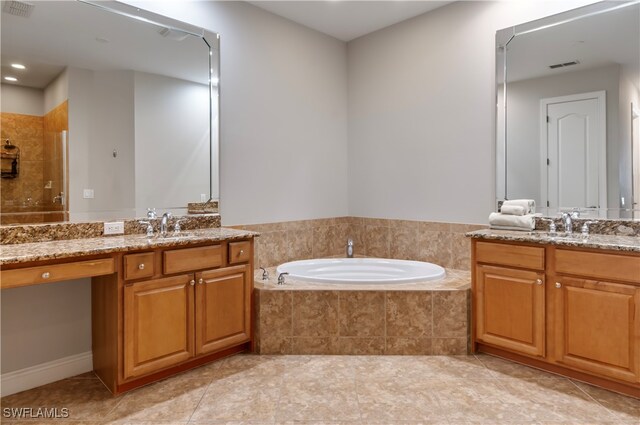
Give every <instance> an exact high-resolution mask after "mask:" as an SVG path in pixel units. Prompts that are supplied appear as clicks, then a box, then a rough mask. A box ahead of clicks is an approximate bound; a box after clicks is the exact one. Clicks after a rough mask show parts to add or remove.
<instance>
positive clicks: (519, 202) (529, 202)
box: [500, 199, 536, 214]
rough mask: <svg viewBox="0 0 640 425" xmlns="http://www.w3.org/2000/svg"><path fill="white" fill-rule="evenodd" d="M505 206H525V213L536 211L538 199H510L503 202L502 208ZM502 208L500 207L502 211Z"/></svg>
mask: <svg viewBox="0 0 640 425" xmlns="http://www.w3.org/2000/svg"><path fill="white" fill-rule="evenodd" d="M505 206H521V207H522V208H524V211H525V214H535V213H536V201H535V200H533V199H510V200H508V201H504V202H503V203H502V208H504V207H505ZM502 208H501V209H500V210H501V211H502Z"/></svg>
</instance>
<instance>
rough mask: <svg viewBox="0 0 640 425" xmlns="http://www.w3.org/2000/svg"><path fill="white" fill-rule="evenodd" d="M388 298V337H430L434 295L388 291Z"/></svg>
mask: <svg viewBox="0 0 640 425" xmlns="http://www.w3.org/2000/svg"><path fill="white" fill-rule="evenodd" d="M385 296H386V321H387V324H386V328H387V331H386V336H387V337H411V338H417V337H430V336H431V334H432V323H431V320H432V309H431V299H432V294H431V293H430V292H425V291H388V292H386V294H385Z"/></svg>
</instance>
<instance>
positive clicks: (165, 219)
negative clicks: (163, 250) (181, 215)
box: [160, 212, 172, 237]
mask: <svg viewBox="0 0 640 425" xmlns="http://www.w3.org/2000/svg"><path fill="white" fill-rule="evenodd" d="M171 217H172V215H171V213H170V212H166V213H164V214H162V219H161V220H160V235H162V237H165V236H167V229H168V227H169V219H170V218H171Z"/></svg>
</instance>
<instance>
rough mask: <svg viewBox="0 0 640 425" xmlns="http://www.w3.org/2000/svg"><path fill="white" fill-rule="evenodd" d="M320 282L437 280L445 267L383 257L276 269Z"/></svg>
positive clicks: (317, 261) (325, 260)
mask: <svg viewBox="0 0 640 425" xmlns="http://www.w3.org/2000/svg"><path fill="white" fill-rule="evenodd" d="M285 272H286V273H289V277H290V278H292V279H295V280H298V281H303V282H308V283H320V284H345V283H347V284H363V285H372V284H401V283H414V282H426V281H433V280H440V279H442V278H444V277H445V270H444V268H442V267H440V266H438V265H436V264H432V263H425V262H422V261H408V260H389V259H384V258H322V259H314V260H301V261H292V262H289V263H284V264H281V265H280V266H278V268H277V273H278V274H280V273H285Z"/></svg>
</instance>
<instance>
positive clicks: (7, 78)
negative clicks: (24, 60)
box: [4, 77, 18, 82]
mask: <svg viewBox="0 0 640 425" xmlns="http://www.w3.org/2000/svg"><path fill="white" fill-rule="evenodd" d="M4 79H5V80H7V81H13V82H16V81H18V79H17V78H16V77H4Z"/></svg>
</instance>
